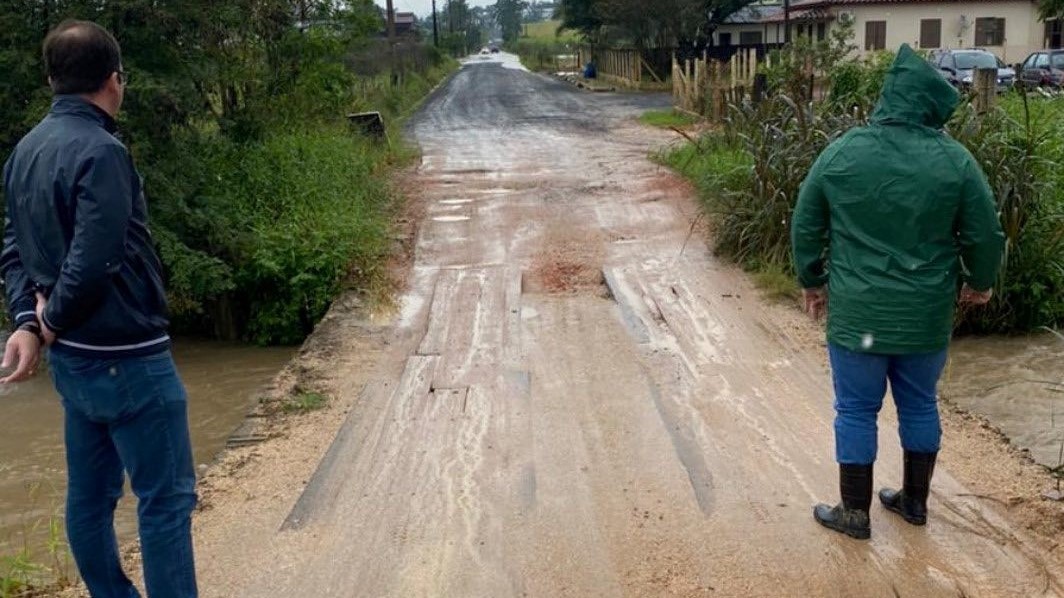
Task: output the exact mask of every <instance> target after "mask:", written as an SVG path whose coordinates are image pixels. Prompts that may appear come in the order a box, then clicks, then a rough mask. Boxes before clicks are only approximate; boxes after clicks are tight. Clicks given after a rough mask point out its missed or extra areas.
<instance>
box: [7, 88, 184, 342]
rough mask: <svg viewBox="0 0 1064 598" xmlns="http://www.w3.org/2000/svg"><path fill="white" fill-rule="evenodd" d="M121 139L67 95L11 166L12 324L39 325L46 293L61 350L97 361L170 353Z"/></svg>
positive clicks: (157, 269)
mask: <svg viewBox="0 0 1064 598" xmlns="http://www.w3.org/2000/svg"><path fill="white" fill-rule="evenodd" d="M114 133H115V122H114V120H113V119H112V118H111V117H110V116H109V115H108V114H107V113H105V112H104V111H102V110H100V109H99V108H97V107H96V106H94V105H93V104H91V103H89V102H88V101H86V100H84V99H82V98H80V97H78V96H57V97H56V98H55V101H54V102H53V103H52V110H51V112H49V113H48V116H46V117H45V118H44V120H42V121H41V122H40V124H38V125H37V126H36V127H35V128H34V129H33V130H32V131H30V133H29V134H28V135H26V136H25V137H24V138H23V139H22V141H20V142H19V144H18V146H17V147H16V148H15V151H14V153H13V154H12V155H11V158H10V159H8V161H7V164H6V165H5V166H4V194H5V197H6V199H7V218H6V221H5V223H4V247H3V253H2V254H0V276H3V279H4V284H5V286H6V290H7V301H8V307H9V309H10V310H11V316H12V321H13V322H14V323H15V325H16V326H18V325H19V324H21V323H24V322H26V321H30V320H33V319H34V318H35V317H36V315H35V313H34V309H35V305H36V300H35V298H34V297H35V293H36V292H38V291H39V292H42V293H44V294H45V296H47V297H48V307H47V309H46V310H45V312H44V323H45V324H46V325H47V326H48V327H49V328H51V329H52V330H53V331H55V332H56V335H57V338H58V340H57V341H56V344H55V346H54V349H55V350H57V351H63V352H70V353H76V354H80V355H84V356H88V357H127V356H133V355H146V354H150V353H155V352H159V351H164V350H166V349H168V348H169V346H170V338H169V336H167V334H166V329H167V326H168V321H167V316H166V295H165V292H164V290H163V283H162V276H161V270H162V268H161V266H160V264H159V258H158V257H157V256H156V255H155V251H154V249H153V246H152V239H151V232H150V231H149V230H148V213H147V204H146V202H145V200H144V194H143V192H142V190H141V179H140V175H139V174H137V171H136V169H135V168H134V167H133V160H132V159H131V157H130V155H129V152H128V151H127V150H126V147H125V146H124V145H122V143H121V142H120V141H119V140H118V139H117V138H116V137H115V136H114Z"/></svg>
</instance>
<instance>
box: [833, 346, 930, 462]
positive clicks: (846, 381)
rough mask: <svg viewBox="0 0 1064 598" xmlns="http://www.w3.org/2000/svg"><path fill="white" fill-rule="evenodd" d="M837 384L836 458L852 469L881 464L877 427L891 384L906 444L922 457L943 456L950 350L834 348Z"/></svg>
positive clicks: (900, 432) (834, 376)
mask: <svg viewBox="0 0 1064 598" xmlns="http://www.w3.org/2000/svg"><path fill="white" fill-rule="evenodd" d="M828 354H829V356H830V357H831V373H832V378H833V380H834V383H835V459H836V460H837V461H838V462H839V463H843V464H846V465H869V464H872V463H874V462H875V460H876V450H877V442H876V440H877V429H878V428H877V425H876V419H877V417H878V415H879V410H880V408H881V407H883V397H884V396H886V394H887V381H888V380H889V381H890V389H891V393H892V394H893V395H894V404H895V405H896V406H897V408H898V432H899V435H900V436H901V446H902V448H903V449H905V450H907V451H915V452H919V453H935V452H938V449H939V446H940V444H941V442H942V425H941V422H940V420H939V415H938V395H937V392H936V387H937V386H938V379H939V376H941V375H942V369H943V368H944V367H945V365H946V355H947V351H946V350H945V349H943V350H941V351H937V352H935V353H925V354H916V355H879V354H876V353H858V352H856V351H850V350H848V349H844V348H843V347H840V346H838V345H834V344H832V345H829V346H828Z"/></svg>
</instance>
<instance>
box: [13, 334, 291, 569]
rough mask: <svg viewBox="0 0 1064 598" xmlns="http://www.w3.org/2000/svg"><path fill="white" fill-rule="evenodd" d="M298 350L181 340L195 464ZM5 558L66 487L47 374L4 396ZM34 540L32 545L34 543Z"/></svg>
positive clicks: (58, 419) (129, 524)
mask: <svg viewBox="0 0 1064 598" xmlns="http://www.w3.org/2000/svg"><path fill="white" fill-rule="evenodd" d="M293 352H294V349H291V348H269V349H264V348H260V347H249V346H242V345H235V344H226V343H217V342H207V341H196V340H179V341H177V342H176V343H175V349H174V356H175V358H176V361H177V365H178V369H179V371H180V373H181V377H182V379H183V380H184V382H185V385H186V387H187V389H188V394H189V420H190V424H191V428H192V444H193V449H194V451H195V458H196V463H197V464H200V463H207V462H209V461H210V460H211V459H213V457H214V455H216V454H217V453H218V452H219V451H220V450H221V449H222V448H223V447H224V446H225V441H226V439H227V438H228V436H229V434H230V433H231V432H232V431H233V430H234V429H235V428H236V427H237V426H238V425H239V424H240V421H241V420H242V419H243V417H244V415H245V414H246V413H247V411H248V409H249V407H250V406H251V404H252V403H253V402H254V401H255V399H256V397H257V393H258V392H259V391H260V390H261V389H262V388H263V387H264V386H265V385H267V384H268V383H269V382H270V381H271V380H272V379H273V377H274V376H275V375H276V374H277V372H278V371H279V370H280V369H281V368H282V367H283V365H284V364H285V362H287V361H288V359H289V358H290V357H291V356H292V354H293ZM0 422H3V423H4V430H3V433H2V434H0V556H2V555H4V554H8V553H10V552H12V551H16V550H18V549H20V548H21V547H22V545H23V542H25V539H26V537H27V533H28V534H29V537H30V538H38V539H40V538H43V537H45V536H46V529H37V530H35V529H34V528H35V527H41V526H44V527H45V528H46V527H47V523H48V519H49V518H50V517H51V516H53V515H55V514H57V513H59V512H60V511H59V509H60V508H61V506H62V502H63V495H64V491H65V490H64V488H65V485H64V484H65V482H64V480H65V471H66V470H65V464H64V457H63V439H62V422H63V414H62V409H61V407H60V405H59V400H58V397H57V396H56V394H55V391H54V389H53V388H52V383H51V380H50V379H49V377H48V375H47V373H44V372H42V373H41V375H38V376H37V377H36V378H35V379H33V380H31V381H29V382H26V383H23V384H20V385H18V386H17V387H15V388H12V389H11V390H10V391H8V392H7V393H5V394H3V395H0ZM133 504H134V501H131V500H128V492H127V499H126V500H123V504H122V505H121V506H120V508H119V511H120V512H119V515H118V517H117V523H116V525H117V527H118V530H119V534H120V536H121V537H122V538H129V537H132V536H133V535H134V534H135V533H136V522H135V514H134V510H133ZM32 544H33V542H31V545H32Z"/></svg>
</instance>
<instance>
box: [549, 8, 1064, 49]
mask: <svg viewBox="0 0 1064 598" xmlns="http://www.w3.org/2000/svg"><path fill="white" fill-rule="evenodd" d="M1062 1H1064V0H1062ZM748 4H751V0H655V1H654V2H653V10H649V8H650V7H649V5H648V3H647V2H646V1H645V0H561V1H560V2H559V4H558V9H557V15H556V16H557V18H559V19H561V22H562V27H563V28H565V29H571V30H574V31H578V32H580V33H581V34H583V35H584V37H585V38H586V39H587V40H588V41H590V42H591V43H594V44H613V45H618V44H624V45H631V46H633V47H636V48H681V49H683V48H693V47H703V46H707V45H710V42H711V39H712V33H713V31H714V30H715V29H716V28H717V27H718V26H719V25H720V24H721V23H723V22H724V20H725V19H726V18H728V17H729V16H731V15H732V14H734V13H735V12H736V11H738V10H739V9H741V8H743V7H744V6H746V5H748Z"/></svg>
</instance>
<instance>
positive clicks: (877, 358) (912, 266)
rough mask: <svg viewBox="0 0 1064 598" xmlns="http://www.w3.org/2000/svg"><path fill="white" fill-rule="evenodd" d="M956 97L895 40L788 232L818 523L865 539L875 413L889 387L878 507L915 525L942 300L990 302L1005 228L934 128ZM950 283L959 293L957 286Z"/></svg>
mask: <svg viewBox="0 0 1064 598" xmlns="http://www.w3.org/2000/svg"><path fill="white" fill-rule="evenodd" d="M957 103H958V94H957V91H956V90H954V89H953V87H952V86H951V85H950V84H949V83H948V82H946V80H945V79H944V78H942V77H941V76H940V75H939V74H938V73H937V72H936V71H935V70H934V69H933V68H932V67H931V66H930V65H929V64H928V63H927V62H926V61H925V60H924V59H922V58H920V57H919V56H918V55H917V54H916V53H915V52H914V51H913V50H912V49H911V48H909V46H907V45H905V46H902V47H901V50H900V51H899V52H898V57H897V60H895V61H894V64H893V65H892V66H891V69H890V72H889V73H888V75H887V78H886V81H885V82H884V86H883V94H882V96H881V97H880V100H879V104H878V106H877V107H876V110H875V112H874V113H873V115H872V119H871V123H870V124H869V125H868V126H864V127H858V128H855V129H853V130H852V131H849V132H848V133H847V134H846V135H844V136H843V137H842V138H841V139H839V140H838V141H836V142H835V143H833V144H831V145H830V146H829V147H828V148H827V149H826V150H824V153H822V154H821V155H820V157H819V158H818V159H817V161H816V163H815V164H814V165H813V168H812V170H811V171H810V172H809V176H808V177H807V178H806V180H805V182H804V183H803V184H802V189H801V192H800V194H799V197H798V205H797V207H796V208H795V211H794V219H793V224H792V230H791V236H792V243H793V246H794V256H795V263H796V267H797V270H798V276H799V281H800V282H801V284H802V288H803V289H805V291H804V295H805V301H806V309H807V310H808V311H809V312H810V313H811V314H812V315H813V316H814V317H819V315H820V314H821V313H822V312H823V311H824V310H825V309H826V310H827V315H828V327H827V328H828V330H827V336H828V350H829V354H830V358H831V369H832V377H833V381H834V386H835V412H836V417H835V452H836V460H837V461H838V463H839V477H840V489H841V493H842V502H841V503H839V504H838V505H837V506H834V507H832V506H829V505H824V504H821V505H817V506H816V508H815V509H814V513H813V514H814V517H815V518H816V520H817V521H818V522H820V523H821V524H822V525H824V526H826V527H828V528H831V529H833V530H836V531H839V532H842V533H844V534H847V535H849V536H852V537H855V538H860V539H865V538H868V537H870V534H871V530H870V526H869V519H868V512H869V508H870V507H871V503H872V464H873V463H874V462H875V459H876V417H877V415H878V413H879V410H880V408H881V407H882V405H883V397H884V396H885V394H886V390H887V382H888V381H889V382H890V387H891V393H892V395H893V396H894V402H895V404H896V406H897V410H898V423H899V432H900V436H901V444H902V448H903V449H904V450H905V466H904V483H903V486H902V489H901V490H900V491H895V490H890V489H884V490H881V491H880V493H879V497H880V500H881V501H882V503H883V504H884V506H885V507H886V508H888V509H890V510H891V511H894V512H896V513H898V514H900V515H901V516H902V517H904V518H905V520H906V521H908V522H909V523H912V524H914V525H923V524H924V523H925V522H926V521H927V497H928V492H929V488H930V483H931V475H932V472H933V470H934V465H935V457H936V455H937V453H938V450H939V444H940V440H941V437H942V428H941V426H940V423H939V414H938V404H937V394H936V386H937V383H938V379H939V376H940V375H941V374H942V369H943V367H944V366H945V363H946V350H947V347H948V345H949V341H950V335H951V332H952V325H953V313H954V305H955V304H956V302H957V300H958V298H959V300H960V302H961V303H963V304H970V305H982V304H985V303H986V302H987V301H989V300H990V295H991V289H992V287H993V286H994V282H995V279H996V277H997V272H998V268H999V265H1000V263H1001V256H1002V251H1003V247H1004V235H1003V234H1002V232H1001V225H1000V223H999V221H998V217H997V214H996V207H995V202H994V197H993V194H992V192H991V190H990V188H989V186H988V185H987V182H986V177H985V175H984V174H983V172H982V170H981V169H980V168H979V165H978V164H977V163H976V161H975V160H974V159H973V158H972V156H971V154H969V153H968V151H967V150H966V149H965V148H964V147H963V146H961V144H959V143H957V142H956V141H954V140H953V139H951V138H950V137H948V136H947V135H946V134H945V133H944V132H943V130H942V128H943V126H944V125H945V123H946V122H947V121H948V120H949V118H950V116H951V115H952V114H953V111H954V110H955V109H956V107H957ZM958 291H959V292H958Z"/></svg>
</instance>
